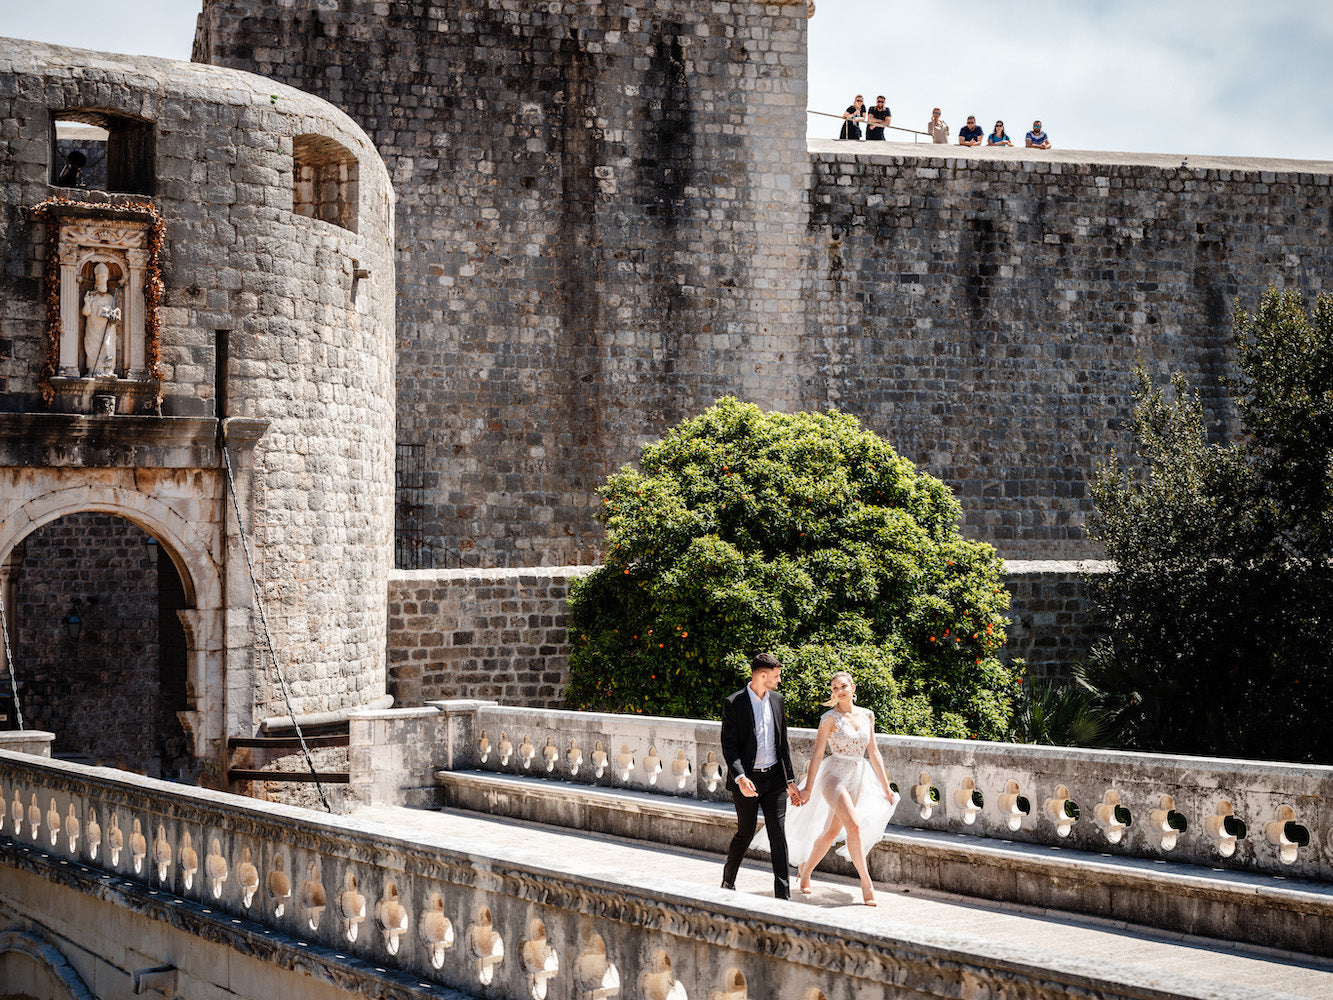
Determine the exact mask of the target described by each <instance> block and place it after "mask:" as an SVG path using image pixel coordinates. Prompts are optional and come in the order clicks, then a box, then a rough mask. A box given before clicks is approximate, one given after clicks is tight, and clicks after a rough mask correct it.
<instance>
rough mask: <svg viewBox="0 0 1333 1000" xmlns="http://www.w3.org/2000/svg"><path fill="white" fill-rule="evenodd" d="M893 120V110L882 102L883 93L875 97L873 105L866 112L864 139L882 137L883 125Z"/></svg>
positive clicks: (881, 138) (880, 138)
mask: <svg viewBox="0 0 1333 1000" xmlns="http://www.w3.org/2000/svg"><path fill="white" fill-rule="evenodd" d="M892 120H893V112H892V111H890V110H889V108H888V106H887V105H886V104H885V103H884V95H883V94H880V95H879V96H878V97H877V98H875V105H874V107H872V108H870V109H869V110H868V111H867V112H866V139H867V140H870V139H879V140H881V141H882V140H883V139H884V126H886V125H888V124H889V122H890V121H892Z"/></svg>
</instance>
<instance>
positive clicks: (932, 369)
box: [805, 140, 1333, 560]
mask: <svg viewBox="0 0 1333 1000" xmlns="http://www.w3.org/2000/svg"><path fill="white" fill-rule="evenodd" d="M874 145H875V144H871V143H865V144H851V143H839V142H837V141H836V140H829V141H814V142H812V143H811V164H812V171H811V180H810V189H809V195H810V216H809V230H808V236H809V242H808V251H809V254H810V266H809V268H808V270H807V271H806V273H805V280H806V282H807V283H808V286H807V287H808V292H807V295H806V298H807V301H808V302H809V308H808V311H807V313H806V317H807V322H808V324H809V326H808V338H807V343H808V348H809V350H810V351H811V352H812V354H813V355H814V356H815V357H817V358H818V367H819V370H820V375H821V380H822V381H823V383H824V384H825V385H826V386H827V388H828V403H829V404H830V405H832V406H836V407H837V408H839V409H842V410H846V411H847V412H850V413H854V414H856V415H857V416H858V417H860V418H861V420H862V422H863V423H864V424H865V425H867V426H869V427H871V428H873V429H875V430H876V431H878V432H879V433H881V434H883V435H885V436H886V437H887V438H888V439H889V440H890V441H892V442H893V445H894V447H895V448H897V449H898V451H899V452H900V453H901V454H903V455H904V456H906V457H907V458H910V459H912V460H913V461H915V462H917V463H918V464H919V465H920V466H921V467H922V468H924V469H926V470H927V471H929V472H930V473H932V474H933V475H936V476H938V477H940V478H941V479H943V480H944V481H945V482H947V483H948V484H949V485H950V486H952V487H953V489H954V491H955V492H956V494H957V495H958V498H959V501H960V502H961V503H962V505H963V509H964V531H965V532H966V533H967V534H968V535H969V536H971V537H974V538H981V539H984V540H986V541H988V542H991V543H992V544H994V545H995V546H996V547H997V548H998V549H999V550H1000V553H1001V555H1003V556H1005V557H1006V558H1007V559H1026V560H1044V559H1085V558H1095V557H1097V556H1098V555H1099V554H1100V553H1099V550H1098V548H1097V547H1096V544H1095V543H1094V542H1092V541H1091V540H1090V539H1089V538H1088V535H1087V532H1086V529H1085V527H1084V522H1085V519H1086V517H1087V516H1088V514H1089V513H1090V512H1091V500H1090V497H1089V495H1088V489H1087V485H1088V483H1089V482H1091V480H1092V479H1093V478H1094V476H1095V474H1096V471H1097V468H1098V466H1099V465H1102V464H1104V463H1105V462H1106V460H1107V458H1108V457H1109V456H1111V455H1113V454H1117V455H1121V456H1124V455H1125V454H1126V452H1127V449H1128V446H1129V444H1130V441H1131V436H1130V430H1131V421H1130V420H1129V417H1130V414H1131V411H1132V406H1133V391H1134V387H1135V384H1136V382H1135V376H1134V368H1135V366H1136V365H1137V364H1139V363H1142V364H1143V365H1144V366H1145V367H1146V368H1147V369H1148V370H1149V372H1150V373H1151V374H1152V375H1153V377H1154V379H1155V380H1157V381H1163V380H1165V379H1166V378H1167V376H1168V373H1169V372H1172V371H1182V372H1184V373H1185V374H1186V375H1187V376H1188V377H1189V379H1190V381H1191V382H1192V383H1193V384H1195V385H1196V386H1198V388H1199V389H1200V391H1201V392H1202V395H1203V400H1204V403H1205V406H1206V407H1207V408H1208V412H1209V415H1210V417H1211V419H1212V421H1213V426H1214V429H1215V430H1216V431H1217V432H1218V433H1220V434H1225V433H1226V431H1227V428H1228V426H1229V422H1230V421H1231V420H1232V418H1233V417H1234V415H1233V414H1232V413H1230V412H1229V411H1228V409H1227V404H1226V400H1225V394H1224V393H1223V392H1222V387H1221V378H1222V376H1224V375H1225V374H1226V373H1227V372H1228V370H1229V366H1230V364H1231V351H1230V344H1231V318H1232V309H1233V307H1234V306H1235V305H1236V303H1237V300H1239V304H1240V306H1241V307H1243V308H1246V309H1251V310H1252V309H1254V308H1255V307H1256V306H1257V304H1258V300H1259V296H1260V295H1261V294H1262V292H1263V290H1264V288H1265V287H1266V286H1268V285H1269V284H1270V283H1275V284H1277V285H1278V286H1279V287H1283V288H1294V289H1297V290H1299V291H1300V292H1302V293H1303V294H1305V295H1308V296H1310V297H1311V298H1313V296H1314V295H1315V294H1317V293H1319V292H1321V291H1333V241H1330V238H1329V237H1330V235H1331V231H1333V186H1331V182H1333V163H1309V162H1301V161H1289V160H1288V161H1284V160H1239V159H1234V158H1218V157H1200V156H1191V157H1189V158H1188V160H1186V161H1184V162H1182V158H1181V157H1179V156H1166V155H1155V154H1128V153H1099V152H1087V151H1082V150H1078V151H1068V150H1059V151H1042V150H1032V149H1013V150H993V149H982V148H979V149H965V148H961V147H946V148H944V149H941V147H938V146H932V145H921V146H902V145H894V146H892V147H890V149H892V152H887V151H886V152H881V153H873V155H872V153H871V152H868V151H867V150H868V147H871V148H873V146H874Z"/></svg>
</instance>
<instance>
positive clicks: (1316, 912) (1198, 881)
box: [437, 771, 1333, 956]
mask: <svg viewBox="0 0 1333 1000" xmlns="http://www.w3.org/2000/svg"><path fill="white" fill-rule="evenodd" d="M437 777H438V779H439V781H440V783H441V784H442V786H443V787H444V791H445V801H446V803H447V804H448V805H450V806H453V807H454V808H458V809H466V810H470V811H475V812H482V813H489V814H491V815H502V816H508V817H511V818H515V819H522V820H528V821H531V822H536V823H545V824H550V825H553V826H561V827H567V828H570V829H576V830H582V831H585V832H586V831H596V832H598V833H604V834H611V835H614V836H620V837H630V838H633V839H636V840H644V841H648V842H651V843H660V844H669V845H672V846H678V847H691V848H695V849H697V850H704V851H713V852H716V853H718V854H719V855H721V854H723V853H725V851H726V848H727V843H728V841H730V839H731V836H732V834H733V833H734V832H735V814H734V813H733V812H732V809H731V806H730V805H729V804H727V803H720V802H700V801H698V800H694V799H684V798H669V797H666V796H663V795H656V794H653V793H650V792H639V791H632V790H622V789H607V788H596V789H593V788H589V787H588V786H583V785H574V784H566V783H555V782H552V781H549V780H546V779H541V778H527V777H521V776H513V775H501V774H494V773H491V772H475V771H474V772H459V771H440V772H438V775H437ZM869 860H870V867H871V874H872V876H873V877H874V878H875V879H877V880H880V881H884V882H890V883H897V884H907V885H912V886H920V887H922V888H927V889H932V890H937V891H941V892H949V893H954V894H958V895H963V896H973V897H980V898H983V899H993V900H996V901H999V902H1006V903H1017V904H1020V905H1025V906H1034V907H1038V908H1043V909H1050V910H1056V911H1061V912H1065V913H1079V914H1083V915H1086V916H1092V917H1097V918H1100V919H1106V920H1111V921H1116V922H1124V923H1128V924H1137V925H1147V926H1152V927H1156V928H1160V929H1163V930H1169V931H1176V932H1180V933H1185V934H1196V935H1200V936H1203V937H1211V938H1219V939H1222V940H1227V941H1239V942H1243V943H1246V944H1255V945H1261V946H1265V947H1274V948H1282V949H1284V950H1294V951H1301V952H1305V953H1307V954H1312V955H1323V956H1331V955H1333V886H1326V885H1323V884H1322V883H1316V882H1308V881H1302V880H1297V879H1286V878H1281V877H1278V876H1269V875H1262V874H1254V873H1249V872H1230V871H1228V872H1209V873H1208V874H1202V873H1201V870H1200V868H1198V867H1197V866H1193V865H1181V864H1174V863H1170V862H1165V861H1153V860H1146V859H1142V858H1132V857H1121V856H1112V855H1097V854H1092V853H1090V852H1087V851H1079V850H1075V849H1070V848H1062V847H1049V846H1042V845H1036V844H1024V843H1019V842H1013V841H997V840H988V841H979V840H977V839H976V838H972V837H963V836H960V835H958V834H951V833H942V832H937V831H931V830H919V829H911V828H905V827H890V829H889V832H888V833H887V834H886V836H885V838H884V840H883V841H881V842H880V844H879V846H878V847H877V848H876V849H875V850H874V851H873V852H872V853H871V855H870V859H869ZM820 868H821V869H822V870H827V871H833V872H837V873H838V874H843V875H852V874H854V870H853V868H852V866H851V864H850V863H848V862H846V861H843V860H842V859H841V858H838V857H836V856H833V855H830V857H829V858H828V859H826V860H825V862H824V863H823V864H821V865H820Z"/></svg>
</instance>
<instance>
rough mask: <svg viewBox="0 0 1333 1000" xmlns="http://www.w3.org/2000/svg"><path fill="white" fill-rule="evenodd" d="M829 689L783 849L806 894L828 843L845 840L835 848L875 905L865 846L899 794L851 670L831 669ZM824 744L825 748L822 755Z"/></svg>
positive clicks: (863, 895) (875, 840) (865, 899)
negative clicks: (859, 703)
mask: <svg viewBox="0 0 1333 1000" xmlns="http://www.w3.org/2000/svg"><path fill="white" fill-rule="evenodd" d="M831 688H832V694H833V697H832V698H830V699H829V700H828V701H827V702H825V704H826V705H829V706H831V708H830V710H829V711H827V712H825V713H824V715H823V717H822V718H821V719H820V720H819V732H818V734H817V735H816V737H815V748H814V752H813V753H811V755H810V769H809V771H808V772H807V773H806V778H805V785H804V787H803V788H802V790H801V804H802V806H804V808H801V809H796V810H794V811H793V813H789V814H788V821H787V852H788V856H789V860H790V861H791V863H792V864H793V865H796V866H798V867H799V869H800V890H801V892H803V893H806V894H807V895H808V894H809V893H810V875H811V873H812V872H813V871H814V870H815V865H817V864H819V862H820V860H821V859H822V858H823V857H824V855H825V854H826V853H828V849H829V848H830V847H832V846H833V845H834V844H835V843H837V842H838V841H840V840H846V845H845V847H844V848H840V849H839V852H838V853H840V854H842V855H843V856H844V857H847V858H850V859H851V862H852V864H853V865H855V866H856V873H857V874H858V875H859V876H861V898H862V901H863V902H864V903H865V904H866V906H874V905H875V885H874V883H873V882H871V881H870V874H869V872H868V871H867V870H866V851H867V849H868V848H870V847H873V846H874V845H875V844H877V843H878V842H879V839H880V837H881V836H883V834H884V827H885V826H886V825H887V824H888V822H889V818H890V817H891V816H892V815H893V808H894V806H896V805H897V804H898V795H897V793H896V792H894V791H893V790H892V789H891V788H890V787H889V776H888V774H887V773H886V772H885V770H884V760H883V758H882V757H880V755H879V747H878V746H876V745H875V714H874V713H873V712H871V711H870V710H869V709H867V708H858V707H857V706H856V684H855V683H854V682H853V681H852V675H851V674H849V673H846V672H845V671H839V672H838V673H836V674H834V675H833V680H832V684H831ZM825 747H827V748H828V750H829V751H830V756H828V757H827V758H825V757H824V749H825ZM867 749H869V751H870V754H869V759H867V756H866V750H867ZM867 841H868V843H867Z"/></svg>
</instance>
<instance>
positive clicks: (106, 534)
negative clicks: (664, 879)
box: [0, 40, 394, 780]
mask: <svg viewBox="0 0 1333 1000" xmlns="http://www.w3.org/2000/svg"><path fill="white" fill-rule="evenodd" d="M0 120H3V121H4V123H5V125H4V129H5V149H6V150H7V153H6V156H5V157H4V158H3V159H0V189H3V191H4V192H5V201H4V205H3V208H2V211H3V213H4V227H5V232H6V233H7V234H9V237H8V238H7V239H6V241H5V242H4V244H3V248H2V249H0V253H2V254H3V261H2V263H0V275H2V277H0V282H3V284H0V322H2V324H3V329H4V331H5V332H4V338H5V341H4V343H5V346H6V351H5V352H4V354H3V355H0V374H2V375H3V389H4V392H3V395H0V566H2V567H3V577H0V583H3V585H4V586H5V587H6V588H7V594H6V597H7V600H6V607H7V609H9V611H10V612H11V614H10V617H9V621H8V624H9V626H10V629H11V632H12V634H13V635H14V636H15V637H16V640H17V642H16V645H15V649H14V656H15V660H16V661H17V664H16V665H17V666H18V667H19V668H20V669H19V675H20V677H21V679H22V682H23V685H24V687H25V688H26V689H27V691H28V694H29V697H28V698H27V699H26V700H27V701H28V702H29V707H30V709H31V711H30V712H29V716H28V724H29V725H30V726H31V725H37V726H38V727H39V728H47V729H53V730H54V731H55V732H56V733H57V737H58V738H57V745H56V750H57V751H58V752H71V751H73V752H84V753H86V754H88V755H89V756H90V757H92V758H94V759H103V760H105V761H106V762H107V763H115V762H118V761H119V762H122V763H124V764H125V765H126V766H129V767H135V768H139V769H147V770H152V769H154V767H156V766H159V765H160V766H161V767H162V769H163V771H164V772H167V773H175V772H173V771H172V770H171V768H169V767H168V766H167V763H166V762H165V761H159V762H158V764H154V763H153V758H154V755H155V754H157V755H159V756H171V755H172V753H173V752H174V751H172V750H171V749H170V748H167V749H164V747H165V746H166V745H167V744H169V743H171V742H172V740H173V739H175V740H176V741H177V742H178V743H182V742H183V743H184V744H186V746H185V749H184V750H183V751H182V754H183V757H184V758H185V760H184V763H182V764H181V765H180V766H181V767H182V768H183V769H184V773H185V775H186V776H190V772H193V773H194V774H202V775H203V776H205V777H206V778H208V777H209V776H210V775H211V778H212V780H221V776H220V774H219V773H218V772H219V770H220V769H221V767H222V766H223V764H222V762H223V751H224V747H225V739H226V737H228V736H234V735H250V734H251V733H252V732H253V730H254V727H255V724H256V722H257V721H258V719H260V718H262V717H264V716H268V715H274V714H280V713H284V712H285V711H286V709H285V705H284V703H283V701H282V700H280V698H279V696H278V691H277V686H276V681H275V675H274V672H273V670H272V667H271V663H270V660H269V658H268V656H267V654H266V652H264V651H262V645H263V644H262V642H261V641H260V639H259V636H258V635H257V632H256V629H255V621H254V619H255V615H254V608H253V604H254V601H253V597H252V590H251V584H250V578H249V575H248V573H247V569H246V560H245V557H244V553H243V551H242V548H241V545H240V539H239V535H238V532H237V520H236V515H235V513H234V512H233V510H232V501H231V498H230V496H229V495H228V491H227V486H226V475H225V473H224V471H223V462H222V452H221V450H220V449H219V446H218V441H219V433H220V432H221V433H223V434H225V437H226V441H227V445H228V455H229V457H230V460H231V462H232V465H233V468H234V470H235V475H236V480H237V493H238V500H239V506H240V514H241V519H242V521H243V522H244V523H245V527H246V530H247V532H248V533H249V538H250V543H251V546H252V551H253V555H254V562H255V568H256V573H257V576H258V581H259V589H260V591H261V592H262V594H263V595H264V600H265V604H266V607H267V611H268V624H269V627H270V630H271V635H272V640H273V645H274V647H275V648H276V649H277V650H279V652H280V656H281V657H282V659H283V661H284V663H285V664H286V666H287V667H288V668H289V671H290V676H292V678H293V685H292V688H293V690H292V693H293V700H294V707H295V709H296V711H297V712H298V713H299V712H310V711H319V710H325V709H331V708H341V707H355V706H358V705H361V704H364V703H365V702H367V701H369V700H371V699H373V698H375V697H376V696H378V695H380V694H382V693H383V691H384V686H385V631H386V615H387V612H386V595H387V586H388V583H387V581H388V573H389V569H390V559H389V553H390V548H391V537H392V504H391V496H392V493H391V483H392V462H393V448H392V446H393V371H394V348H393V294H394V293H393V253H392V245H393V194H392V188H391V187H390V184H389V179H388V175H387V173H386V171H385V169H384V164H383V162H382V161H381V159H380V157H379V156H378V154H377V153H376V152H375V149H374V146H373V145H372V144H371V142H370V140H369V139H368V138H367V137H366V135H365V133H364V132H362V131H361V130H360V129H359V128H358V127H357V126H356V125H355V124H353V123H352V122H351V121H350V120H349V119H348V118H347V117H346V116H345V115H343V114H342V113H341V112H339V111H337V110H336V109H334V108H333V107H331V106H330V105H328V104H327V103H325V102H323V101H321V100H319V99H318V98H315V97H311V96H309V95H306V94H302V93H299V92H297V91H295V90H292V89H290V88H288V87H285V86H283V85H281V84H277V83H273V82H271V81H267V80H261V79H259V78H257V77H254V76H251V75H250V74H247V73H243V72H239V71H236V70H230V69H219V68H216V67H208V66H199V65H195V64H190V63H180V62H172V61H168V60H157V59H144V58H139V57H131V56H116V55H109V54H104V53H92V52H84V51H79V50H72V49H62V48H57V47H54V46H47V45H40V44H36V43H30V42H18V41H13V40H4V41H3V42H0ZM70 136H74V138H70ZM71 143H72V144H74V145H73V146H71ZM75 151H77V152H79V156H78V157H75V156H73V155H72V154H73V152H75ZM80 160H82V161H84V162H85V164H86V165H87V166H88V167H92V166H93V165H94V164H97V165H98V166H99V171H98V172H97V173H96V174H92V173H90V174H89V175H88V176H87V177H79V176H71V173H70V172H68V171H67V170H66V168H67V167H69V166H70V165H71V164H72V165H74V166H78V165H79V161H80ZM74 173H77V171H75V172H74ZM95 355H96V356H95ZM136 595H137V596H136ZM145 608H147V611H146V612H145V610H144V609H145ZM155 730H156V733H154V731H155ZM78 734H81V735H78ZM76 735H77V738H76ZM66 738H68V742H67V743H66V742H62V741H65V740H66ZM155 740H156V741H157V744H156V745H155V743H154V741H155ZM178 763H180V762H179V761H178Z"/></svg>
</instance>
